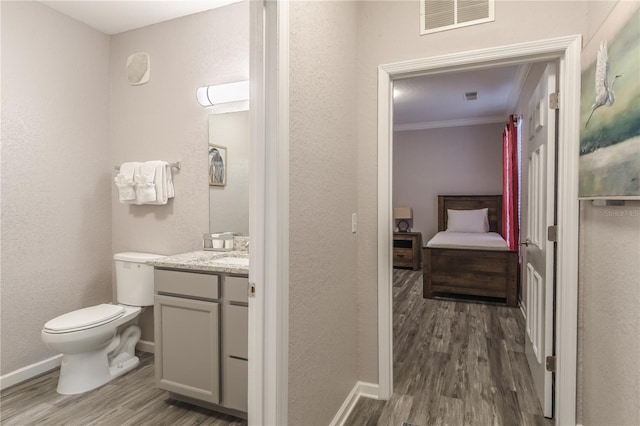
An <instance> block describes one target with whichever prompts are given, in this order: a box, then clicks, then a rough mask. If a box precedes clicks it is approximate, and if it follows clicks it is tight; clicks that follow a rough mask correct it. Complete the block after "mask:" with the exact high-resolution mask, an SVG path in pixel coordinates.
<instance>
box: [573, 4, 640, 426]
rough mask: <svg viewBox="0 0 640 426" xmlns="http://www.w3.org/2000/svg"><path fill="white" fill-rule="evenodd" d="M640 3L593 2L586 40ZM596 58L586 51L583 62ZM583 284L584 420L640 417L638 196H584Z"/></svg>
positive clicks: (604, 33) (626, 421)
mask: <svg viewBox="0 0 640 426" xmlns="http://www.w3.org/2000/svg"><path fill="white" fill-rule="evenodd" d="M616 3H617V4H618V5H617V7H615V8H613V6H615V5H616ZM638 7H640V3H639V2H619V3H618V2H611V1H609V2H590V3H589V30H590V32H589V37H587V38H586V40H587V41H589V39H590V38H591V36H592V35H593V38H592V39H591V40H590V41H589V42H590V43H595V46H598V45H599V42H600V40H601V37H605V38H606V37H609V36H610V35H611V33H612V32H615V31H616V29H617V28H619V27H620V23H621V22H626V21H627V20H628V17H629V16H631V15H632V14H633V12H634V11H635V10H637V8H638ZM605 18H607V19H606V20H605ZM596 32H597V33H596ZM585 44H586V42H585ZM590 50H591V53H592V55H593V52H594V51H595V49H590ZM593 60H594V59H593V56H591V57H585V56H584V55H583V63H584V64H586V63H590V62H591V61H593ZM579 285H580V289H579V296H580V302H579V319H578V327H579V329H578V330H579V334H578V336H579V337H578V350H579V353H578V356H579V364H578V365H579V368H578V393H579V395H578V421H579V422H580V423H581V424H583V425H585V426H592V425H594V426H595V425H602V424H617V425H637V424H640V404H639V403H640V400H639V395H640V364H639V360H640V316H639V315H638V309H640V202H638V201H635V202H634V201H627V204H626V205H625V206H621V207H595V206H593V205H592V204H591V202H590V201H582V202H581V205H580V276H579Z"/></svg>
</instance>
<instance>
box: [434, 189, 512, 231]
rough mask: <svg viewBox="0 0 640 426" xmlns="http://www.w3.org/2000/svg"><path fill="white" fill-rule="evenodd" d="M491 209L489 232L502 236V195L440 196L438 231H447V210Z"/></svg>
mask: <svg viewBox="0 0 640 426" xmlns="http://www.w3.org/2000/svg"><path fill="white" fill-rule="evenodd" d="M484 208H487V209H489V230H490V231H491V232H497V233H499V234H500V235H502V195H438V231H445V230H446V229H447V209H451V210H475V209H484Z"/></svg>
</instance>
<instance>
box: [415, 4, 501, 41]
mask: <svg viewBox="0 0 640 426" xmlns="http://www.w3.org/2000/svg"><path fill="white" fill-rule="evenodd" d="M493 21H495V0H420V35H424V34H430V33H435V32H438V31H446V30H451V29H454V28H459V27H466V26H469V25H476V24H482V23H485V22H493Z"/></svg>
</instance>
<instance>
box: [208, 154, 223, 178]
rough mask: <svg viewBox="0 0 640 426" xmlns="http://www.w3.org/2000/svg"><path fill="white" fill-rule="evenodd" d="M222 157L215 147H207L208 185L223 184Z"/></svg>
mask: <svg viewBox="0 0 640 426" xmlns="http://www.w3.org/2000/svg"><path fill="white" fill-rule="evenodd" d="M224 184H225V170H224V158H223V157H222V155H220V151H219V150H218V149H217V148H214V147H209V185H224Z"/></svg>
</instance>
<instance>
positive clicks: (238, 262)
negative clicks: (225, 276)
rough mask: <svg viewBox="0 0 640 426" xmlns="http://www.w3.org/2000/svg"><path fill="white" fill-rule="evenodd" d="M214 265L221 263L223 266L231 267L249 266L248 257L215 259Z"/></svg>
mask: <svg viewBox="0 0 640 426" xmlns="http://www.w3.org/2000/svg"><path fill="white" fill-rule="evenodd" d="M213 261H214V262H215V263H222V264H224V265H232V266H249V258H248V257H217V258H215V259H213Z"/></svg>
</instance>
